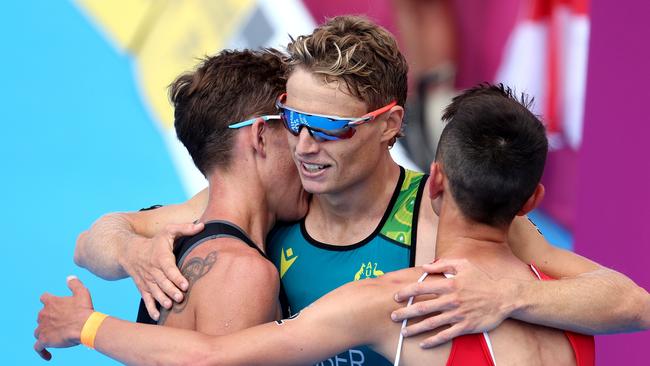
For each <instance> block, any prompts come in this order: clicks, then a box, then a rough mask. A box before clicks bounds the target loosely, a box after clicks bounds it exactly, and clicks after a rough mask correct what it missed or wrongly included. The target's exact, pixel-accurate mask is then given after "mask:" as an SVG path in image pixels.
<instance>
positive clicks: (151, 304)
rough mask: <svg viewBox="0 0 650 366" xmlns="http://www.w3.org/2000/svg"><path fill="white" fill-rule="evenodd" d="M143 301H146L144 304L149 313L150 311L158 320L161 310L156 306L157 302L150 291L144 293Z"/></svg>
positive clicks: (152, 316)
mask: <svg viewBox="0 0 650 366" xmlns="http://www.w3.org/2000/svg"><path fill="white" fill-rule="evenodd" d="M142 301H143V302H144V306H145V307H146V308H147V313H149V316H150V317H151V319H153V320H156V321H158V318H159V317H160V312H159V311H158V309H157V308H156V302H155V301H154V299H153V297H152V296H151V294H150V293H148V292H144V293H142Z"/></svg>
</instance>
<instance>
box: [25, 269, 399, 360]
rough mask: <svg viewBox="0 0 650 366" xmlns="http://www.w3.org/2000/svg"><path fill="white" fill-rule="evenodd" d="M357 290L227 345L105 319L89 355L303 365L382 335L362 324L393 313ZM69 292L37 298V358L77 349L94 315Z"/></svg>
mask: <svg viewBox="0 0 650 366" xmlns="http://www.w3.org/2000/svg"><path fill="white" fill-rule="evenodd" d="M363 282H364V284H359V283H351V284H349V285H346V286H344V287H342V288H340V289H337V290H336V291H334V292H332V293H330V294H328V295H326V296H324V297H323V298H321V299H320V300H318V301H317V302H316V303H314V304H313V305H312V306H310V307H308V308H307V309H305V310H303V312H302V313H301V314H300V315H299V316H297V317H296V318H294V319H287V320H284V321H283V322H281V324H277V323H275V322H273V323H268V324H264V325H261V326H257V327H254V328H249V329H246V330H244V331H241V332H237V333H234V334H231V335H228V336H225V337H211V336H207V335H205V334H202V333H199V332H194V331H188V330H183V329H177V328H171V327H160V326H151V325H145V324H138V323H131V322H127V321H122V320H119V319H115V318H108V319H106V320H105V321H104V323H103V324H102V326H101V327H100V328H99V331H98V333H97V337H96V339H95V347H96V349H97V350H98V351H100V352H102V353H104V354H106V355H107V356H109V357H111V358H114V359H116V360H119V361H120V362H123V363H125V364H129V365H161V364H163V365H188V364H191V365H304V364H307V363H309V362H315V361H318V360H321V359H324V358H326V357H328V356H331V355H333V354H336V353H338V352H340V351H343V350H345V349H347V348H349V347H352V346H355V345H358V344H373V343H375V342H377V341H378V337H379V335H378V333H381V332H370V331H368V324H376V323H379V321H377V319H386V318H387V317H386V315H387V314H388V312H389V311H390V310H391V309H392V308H393V307H394V306H395V305H394V304H393V303H392V301H390V300H389V301H386V299H383V300H378V298H380V296H376V291H375V290H376V288H372V287H371V288H365V289H363V290H361V287H360V286H364V285H365V284H368V283H369V282H370V283H372V281H363ZM68 286H69V287H70V288H71V290H72V291H73V296H70V297H56V296H51V295H44V296H43V298H42V301H43V304H44V308H43V309H42V310H41V312H40V313H39V326H38V328H37V329H36V331H35V336H36V338H37V342H36V344H35V346H34V347H35V349H36V350H37V351H39V352H40V353H41V354H43V353H44V352H47V351H44V349H45V348H46V347H71V346H74V345H77V344H79V342H80V341H79V336H80V334H81V328H82V327H83V323H84V322H85V320H86V319H87V318H88V316H89V315H90V313H91V312H92V310H93V309H92V301H91V300H90V294H89V293H88V291H87V290H86V289H85V287H83V285H82V284H81V282H79V281H78V280H76V279H72V280H70V281H69V282H68ZM378 301H379V302H381V303H383V305H381V304H379V305H378V304H377V302H378ZM373 320H374V322H373ZM384 323H388V324H389V325H390V323H389V322H388V321H385V322H384ZM377 325H378V326H381V325H380V324H377ZM373 326H374V325H373ZM395 336H397V334H395Z"/></svg>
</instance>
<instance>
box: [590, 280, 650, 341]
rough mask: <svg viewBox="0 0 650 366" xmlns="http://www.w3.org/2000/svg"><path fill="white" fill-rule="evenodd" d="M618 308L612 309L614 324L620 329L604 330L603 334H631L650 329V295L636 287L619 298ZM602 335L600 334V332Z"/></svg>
mask: <svg viewBox="0 0 650 366" xmlns="http://www.w3.org/2000/svg"><path fill="white" fill-rule="evenodd" d="M617 297H618V299H619V301H618V306H617V307H616V308H614V309H612V310H613V311H612V313H611V314H612V316H613V317H612V322H615V323H616V324H618V327H609V329H603V333H605V334H608V333H629V332H638V331H642V330H648V329H650V294H648V292H647V291H646V290H644V289H643V288H641V287H638V286H636V285H634V287H633V288H628V289H627V290H626V291H625V292H624V293H622V294H620V295H618V296H617ZM599 333H600V332H599Z"/></svg>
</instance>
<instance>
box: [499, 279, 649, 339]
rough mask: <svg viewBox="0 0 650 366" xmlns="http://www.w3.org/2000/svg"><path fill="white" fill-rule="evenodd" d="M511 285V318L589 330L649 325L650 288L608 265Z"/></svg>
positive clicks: (629, 329)
mask: <svg viewBox="0 0 650 366" xmlns="http://www.w3.org/2000/svg"><path fill="white" fill-rule="evenodd" d="M511 285H512V287H511V288H512V289H514V290H513V291H512V294H513V303H514V304H515V310H514V311H513V313H512V314H510V317H512V318H516V319H519V320H522V321H526V322H529V323H535V324H541V325H546V326H551V327H555V328H560V329H565V330H571V331H576V332H580V333H585V334H603V333H618V332H632V331H638V330H642V329H648V328H650V295H649V294H648V292H647V291H645V290H644V289H642V288H640V287H638V286H637V285H636V284H635V283H634V282H632V281H631V280H630V279H628V278H627V277H625V276H623V275H622V274H620V273H618V272H615V271H612V270H609V269H606V268H601V269H598V270H596V271H592V272H588V273H584V274H582V275H579V276H576V277H572V278H564V279H560V280H557V281H513V282H511Z"/></svg>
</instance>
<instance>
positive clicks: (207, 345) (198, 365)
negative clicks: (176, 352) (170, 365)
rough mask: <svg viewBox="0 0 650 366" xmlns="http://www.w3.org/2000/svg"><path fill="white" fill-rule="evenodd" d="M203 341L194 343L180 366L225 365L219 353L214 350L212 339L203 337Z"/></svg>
mask: <svg viewBox="0 0 650 366" xmlns="http://www.w3.org/2000/svg"><path fill="white" fill-rule="evenodd" d="M202 338H203V339H202V341H200V342H194V344H193V347H189V348H188V349H187V352H186V353H185V355H184V356H183V359H182V360H181V362H179V366H223V365H225V364H224V362H223V360H222V359H221V357H219V354H220V353H219V352H215V351H214V350H213V345H212V344H211V342H210V337H209V336H205V337H202Z"/></svg>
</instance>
